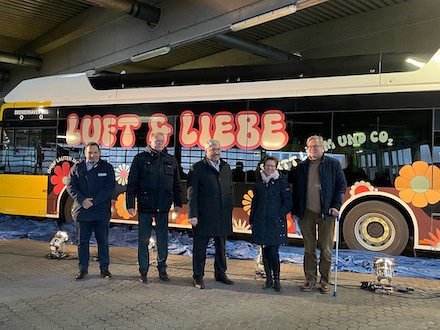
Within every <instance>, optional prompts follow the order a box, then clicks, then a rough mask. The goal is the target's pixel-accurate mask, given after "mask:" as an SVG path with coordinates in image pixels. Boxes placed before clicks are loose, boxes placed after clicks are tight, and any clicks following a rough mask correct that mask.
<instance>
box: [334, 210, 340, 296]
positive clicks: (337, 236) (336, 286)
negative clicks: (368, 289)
mask: <svg viewBox="0 0 440 330" xmlns="http://www.w3.org/2000/svg"><path fill="white" fill-rule="evenodd" d="M335 224H336V256H335V285H334V291H333V297H336V296H337V290H338V252H339V216H337V217H336V221H335Z"/></svg>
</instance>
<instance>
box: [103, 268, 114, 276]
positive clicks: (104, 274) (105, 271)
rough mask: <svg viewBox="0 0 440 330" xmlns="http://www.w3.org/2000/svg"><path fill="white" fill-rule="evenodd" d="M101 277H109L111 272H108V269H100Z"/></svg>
mask: <svg viewBox="0 0 440 330" xmlns="http://www.w3.org/2000/svg"><path fill="white" fill-rule="evenodd" d="M101 277H102V278H110V277H112V273H110V272H109V271H108V269H104V270H101Z"/></svg>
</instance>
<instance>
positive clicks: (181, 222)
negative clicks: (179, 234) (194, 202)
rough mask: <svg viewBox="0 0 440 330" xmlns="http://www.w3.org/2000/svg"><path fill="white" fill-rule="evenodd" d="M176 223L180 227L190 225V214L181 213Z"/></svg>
mask: <svg viewBox="0 0 440 330" xmlns="http://www.w3.org/2000/svg"><path fill="white" fill-rule="evenodd" d="M176 223H177V224H179V225H189V221H188V213H180V215H179V217H178V218H177V219H176Z"/></svg>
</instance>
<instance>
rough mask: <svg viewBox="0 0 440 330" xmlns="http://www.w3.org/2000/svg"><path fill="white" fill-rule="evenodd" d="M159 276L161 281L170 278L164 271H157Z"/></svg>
mask: <svg viewBox="0 0 440 330" xmlns="http://www.w3.org/2000/svg"><path fill="white" fill-rule="evenodd" d="M159 278H160V279H161V280H162V281H169V280H170V277H169V276H168V274H167V272H166V271H163V272H159Z"/></svg>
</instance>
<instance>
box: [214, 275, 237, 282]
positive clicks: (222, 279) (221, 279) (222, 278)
mask: <svg viewBox="0 0 440 330" xmlns="http://www.w3.org/2000/svg"><path fill="white" fill-rule="evenodd" d="M215 280H216V281H217V282H222V283H224V284H234V281H232V280H231V279H230V278H229V277H228V276H226V274H223V275H220V276H216V278H215Z"/></svg>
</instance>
